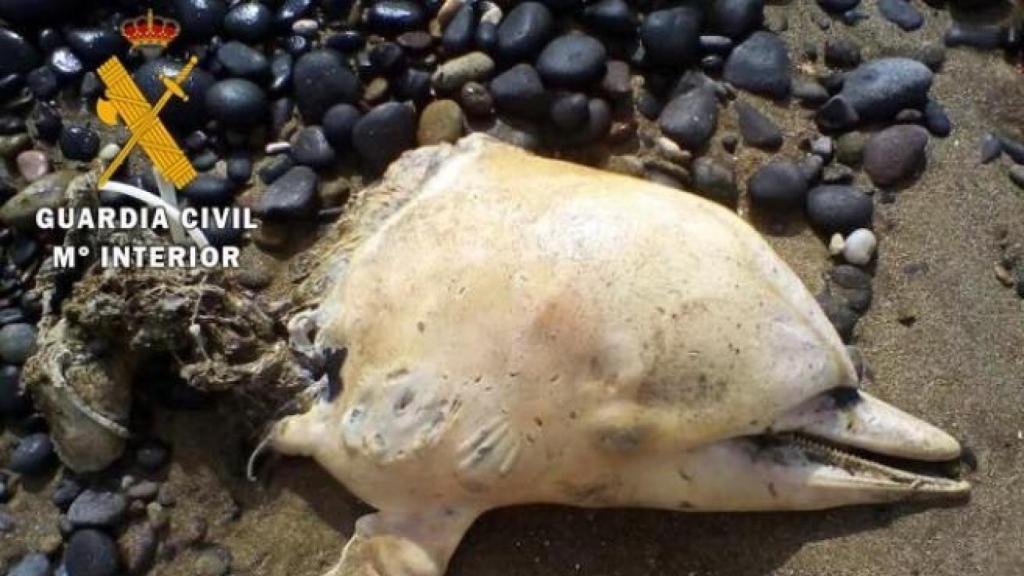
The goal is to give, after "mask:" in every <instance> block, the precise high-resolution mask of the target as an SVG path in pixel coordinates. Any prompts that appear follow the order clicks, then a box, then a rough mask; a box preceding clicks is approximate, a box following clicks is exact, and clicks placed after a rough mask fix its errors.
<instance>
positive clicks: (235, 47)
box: [217, 40, 270, 80]
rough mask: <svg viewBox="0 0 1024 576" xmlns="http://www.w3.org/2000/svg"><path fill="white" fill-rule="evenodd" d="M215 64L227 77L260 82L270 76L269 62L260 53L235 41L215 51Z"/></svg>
mask: <svg viewBox="0 0 1024 576" xmlns="http://www.w3.org/2000/svg"><path fill="white" fill-rule="evenodd" d="M217 62H219V63H220V65H221V66H223V67H224V69H225V70H226V71H227V72H228V75H230V76H235V77H238V78H246V79H249V80H261V79H263V78H266V77H268V76H269V75H270V61H269V60H267V57H266V56H264V55H263V53H262V52H260V51H259V50H256V49H255V48H251V47H249V46H247V45H245V44H243V43H241V42H239V41H237V40H232V41H230V42H226V43H224V44H223V45H222V46H221V47H220V48H219V49H217Z"/></svg>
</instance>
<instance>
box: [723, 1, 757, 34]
mask: <svg viewBox="0 0 1024 576" xmlns="http://www.w3.org/2000/svg"><path fill="white" fill-rule="evenodd" d="M762 24H764V0H714V2H713V3H712V4H711V27H712V29H713V30H715V32H717V33H719V34H723V35H725V36H728V37H730V38H734V39H742V38H745V37H746V36H747V35H748V34H750V33H751V32H753V31H754V30H757V29H758V28H760V27H761V25H762Z"/></svg>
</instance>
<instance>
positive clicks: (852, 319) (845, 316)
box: [817, 292, 860, 342]
mask: <svg viewBox="0 0 1024 576" xmlns="http://www.w3.org/2000/svg"><path fill="white" fill-rule="evenodd" d="M817 300H818V304H819V305H820V306H821V310H822V312H824V313H825V316H826V317H827V318H828V320H829V322H831V323H832V326H833V327H834V328H835V329H836V332H837V333H838V334H839V337H840V338H842V339H843V342H849V341H850V339H851V338H853V331H854V329H855V328H856V327H857V321H858V320H860V317H859V316H858V315H857V313H856V312H855V311H854V310H853V309H851V308H850V307H849V306H848V305H846V304H845V303H843V302H841V301H839V300H838V299H836V298H834V297H833V296H832V295H831V294H829V293H828V292H822V293H821V294H819V295H818V297H817Z"/></svg>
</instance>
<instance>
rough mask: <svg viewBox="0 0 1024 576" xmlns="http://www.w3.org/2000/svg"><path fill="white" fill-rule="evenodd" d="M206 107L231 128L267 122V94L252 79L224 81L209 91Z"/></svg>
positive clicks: (213, 116)
mask: <svg viewBox="0 0 1024 576" xmlns="http://www.w3.org/2000/svg"><path fill="white" fill-rule="evenodd" d="M206 110H207V111H208V112H209V114H210V117H212V118H213V119H214V120H216V121H218V122H220V123H221V124H223V125H224V126H226V127H228V128H249V127H252V126H254V125H259V124H263V123H264V122H265V120H266V117H267V110H268V107H267V95H266V94H265V93H264V92H263V89H262V88H260V87H259V86H258V85H256V84H255V83H253V82H252V81H250V80H245V79H242V78H230V79H227V80H221V81H220V82H217V83H216V84H214V85H213V86H212V87H211V88H210V89H209V90H208V91H207V93H206Z"/></svg>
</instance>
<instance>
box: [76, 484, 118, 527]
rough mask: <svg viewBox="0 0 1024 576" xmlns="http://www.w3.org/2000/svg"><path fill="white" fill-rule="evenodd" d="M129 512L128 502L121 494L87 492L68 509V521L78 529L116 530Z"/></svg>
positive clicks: (80, 495)
mask: <svg viewBox="0 0 1024 576" xmlns="http://www.w3.org/2000/svg"><path fill="white" fill-rule="evenodd" d="M127 511H128V502H127V500H125V497H124V496H122V495H121V494H118V493H115V492H95V491H93V490H86V491H84V492H82V493H81V494H79V496H78V498H75V501H74V502H72V503H71V507H70V508H68V521H69V522H71V525H72V526H74V527H76V528H84V527H89V528H115V527H117V526H118V525H119V524H120V523H121V521H122V520H124V516H125V513H126V512H127Z"/></svg>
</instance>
